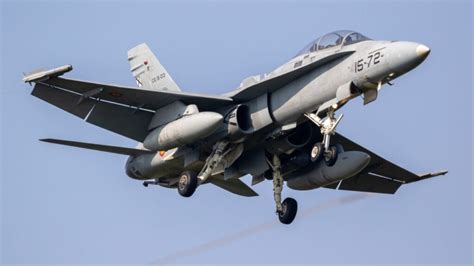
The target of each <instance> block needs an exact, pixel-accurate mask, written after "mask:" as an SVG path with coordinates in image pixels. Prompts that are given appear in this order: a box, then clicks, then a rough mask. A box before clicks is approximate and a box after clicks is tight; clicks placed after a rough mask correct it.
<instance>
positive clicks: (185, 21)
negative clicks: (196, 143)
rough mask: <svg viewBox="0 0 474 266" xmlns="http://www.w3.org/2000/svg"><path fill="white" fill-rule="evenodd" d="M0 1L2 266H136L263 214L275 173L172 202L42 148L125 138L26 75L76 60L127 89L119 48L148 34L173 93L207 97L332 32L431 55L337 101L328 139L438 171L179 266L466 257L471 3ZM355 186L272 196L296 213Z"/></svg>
mask: <svg viewBox="0 0 474 266" xmlns="http://www.w3.org/2000/svg"><path fill="white" fill-rule="evenodd" d="M1 9H2V10H1V33H2V34H1V38H2V41H1V63H2V65H1V96H0V97H1V119H2V121H1V189H2V190H1V208H2V209H1V219H0V220H1V223H2V227H1V228H2V231H1V238H2V242H1V245H2V248H1V251H2V263H4V264H10V263H11V264H14V263H43V264H52V263H59V264H65V263H78V264H88V263H97V264H99V263H113V264H115V263H130V264H147V263H150V262H154V261H157V260H159V259H160V258H163V257H166V256H168V255H170V254H173V253H175V252H179V251H180V250H183V249H189V248H193V247H195V246H199V245H200V244H203V243H207V242H208V241H212V240H214V239H219V238H221V237H226V236H231V235H232V234H235V233H236V232H237V233H238V232H246V231H245V230H247V229H249V228H253V227H254V226H256V225H259V224H261V223H265V222H270V223H271V222H273V221H274V220H275V219H276V217H275V215H274V213H273V211H274V205H273V204H274V203H273V198H272V186H271V183H270V182H265V183H261V184H259V185H257V186H256V187H255V189H256V191H257V192H258V193H259V194H260V197H255V198H243V197H238V196H235V195H233V194H229V193H228V192H226V191H223V190H220V189H218V188H215V187H211V186H203V187H200V188H199V190H198V191H197V193H196V194H195V195H194V196H193V197H192V198H190V199H185V198H182V197H180V196H179V195H178V193H177V192H176V191H175V190H169V189H165V188H160V187H151V188H148V189H145V188H144V187H143V186H142V185H141V183H140V182H137V181H134V180H131V179H129V178H128V177H127V176H126V175H125V173H124V163H125V160H126V158H125V157H123V156H119V155H111V154H105V153H99V152H93V151H87V150H81V149H74V148H69V147H63V146H57V145H51V144H45V143H41V142H38V141H37V139H39V138H45V137H56V138H64V139H73V140H79V141H88V142H96V143H106V144H111V145H119V146H133V145H134V144H135V143H134V142H133V141H130V140H128V139H125V138H123V137H121V136H118V135H114V134H113V133H110V132H107V131H105V130H103V129H100V128H96V127H94V126H92V125H89V124H87V123H85V122H83V121H81V120H80V119H78V118H76V117H73V116H71V115H69V114H67V113H65V112H63V111H61V110H59V109H57V108H55V107H53V106H51V105H49V104H46V103H45V102H42V101H40V100H38V99H36V98H34V97H32V96H30V95H29V93H30V91H31V88H30V87H29V86H28V85H27V84H22V83H21V77H22V74H21V73H22V72H28V71H31V70H33V69H36V68H40V67H44V68H51V67H56V66H59V65H63V64H72V65H73V66H74V71H73V72H71V73H68V74H67V76H68V77H72V78H78V79H85V80H95V81H102V82H108V83H116V84H123V85H134V81H133V78H132V75H131V73H130V72H129V66H128V63H127V58H126V52H127V50H128V49H129V48H131V47H133V46H134V45H136V44H138V43H141V42H147V43H148V45H149V46H150V47H151V48H152V50H154V52H155V53H156V55H157V56H158V58H159V59H160V60H161V62H162V63H163V64H164V65H165V67H166V68H167V70H168V71H169V72H170V74H171V75H172V76H173V78H174V79H175V80H176V81H177V83H178V84H179V85H180V86H181V87H182V88H183V89H184V90H186V91H191V92H199V93H209V94H219V93H224V92H227V91H229V90H231V89H234V88H236V87H237V86H238V85H239V83H240V81H241V80H242V79H243V78H245V77H247V76H250V75H253V74H259V73H263V72H267V71H270V70H272V69H273V68H275V67H277V66H278V65H279V64H281V63H284V62H285V61H286V60H288V59H289V58H291V57H292V56H293V55H294V54H295V53H296V52H297V51H299V50H300V49H301V48H302V47H303V46H304V45H305V44H306V43H308V42H309V41H311V40H312V39H314V38H316V37H318V36H319V35H322V34H325V33H327V32H329V31H333V30H337V29H353V30H357V31H360V32H361V33H363V34H365V35H367V36H369V37H371V38H374V39H381V40H407V41H416V42H420V43H423V44H426V45H428V46H430V47H431V49H432V53H431V55H430V56H429V58H428V59H427V60H426V61H425V62H424V63H423V64H422V65H421V66H419V67H418V68H417V69H415V70H414V71H412V72H410V73H408V74H407V75H406V76H403V77H401V78H399V79H398V80H396V81H395V82H394V83H395V86H393V87H387V88H384V90H383V91H382V92H381V95H380V96H379V99H378V100H377V101H376V102H374V103H371V104H369V105H368V106H365V107H364V106H363V105H362V103H361V100H360V99H357V100H355V101H353V102H351V103H350V104H348V105H347V106H345V107H344V108H343V112H344V113H345V118H344V121H343V122H342V125H341V126H340V128H339V131H340V132H341V133H343V134H344V135H346V136H348V137H350V138H352V139H353V140H355V141H357V142H358V143H360V144H362V145H364V146H366V147H368V148H370V149H372V150H374V151H376V152H377V153H379V154H380V155H382V156H384V157H386V158H388V159H391V160H393V161H394V162H396V163H398V164H399V165H401V166H403V167H406V168H407V169H410V170H412V171H414V172H417V173H423V172H426V171H432V170H441V169H448V170H450V172H449V174H448V175H446V176H443V177H438V178H434V179H432V180H427V181H424V182H419V183H416V184H412V185H408V186H405V187H402V188H401V189H400V190H399V191H398V193H397V194H396V195H393V196H390V195H389V196H386V195H385V196H384V195H380V196H374V197H369V198H367V199H364V200H360V201H357V202H354V203H352V204H346V205H342V206H338V207H331V208H326V209H325V210H323V211H319V212H317V213H313V214H311V215H306V216H301V217H297V219H296V220H295V222H294V223H293V224H292V225H291V226H284V225H279V224H278V225H274V224H272V225H271V226H269V227H268V228H267V229H265V230H260V231H258V230H257V231H256V232H254V233H252V234H247V235H245V236H246V237H243V238H239V239H234V241H230V243H225V244H226V245H224V243H218V244H217V245H215V246H214V247H213V248H210V249H206V250H204V251H202V252H195V253H194V254H192V256H185V257H181V258H177V259H176V260H174V262H176V263H202V264H207V263H272V264H273V263H285V264H291V263H312V264H327V263H361V264H366V263H376V264H381V263H383V264H386V263H387V264H388V263H392V264H396V263H428V264H431V263H441V264H455V263H465V264H471V263H472V233H473V231H472V166H471V165H472V122H473V118H472V90H473V84H472V73H473V72H472V34H473V33H472V32H473V29H472V10H473V9H472V3H471V2H470V1H466V2H455V1H445V2H428V1H420V2H417V1H400V2H393V1H390V2H379V1H377V2H376V1H360V2H352V1H347V2H332V1H326V2H280V3H272V2H262V3H258V4H256V3H252V2H234V3H225V4H219V3H217V2H197V3H190V2H178V3H171V2H157V3H152V2H142V3H140V2H134V3H126V2H108V1H107V2H101V3H94V2H88V3H79V2H74V1H73V2H67V3H59V2H54V1H44V2H36V3H27V2H21V1H12V2H2V3H1ZM245 181H249V179H248V178H245ZM353 194H356V193H351V192H342V191H333V190H325V189H318V190H313V191H308V192H297V191H292V190H290V189H288V188H285V190H284V196H292V197H294V198H296V199H297V200H298V201H299V206H300V210H301V212H302V213H303V212H304V210H307V209H309V208H312V207H314V206H319V205H318V204H324V203H325V202H326V203H327V202H328V201H329V202H330V201H333V200H335V199H338V198H340V197H345V196H347V195H353ZM241 230H244V231H241ZM224 242H225V241H224Z"/></svg>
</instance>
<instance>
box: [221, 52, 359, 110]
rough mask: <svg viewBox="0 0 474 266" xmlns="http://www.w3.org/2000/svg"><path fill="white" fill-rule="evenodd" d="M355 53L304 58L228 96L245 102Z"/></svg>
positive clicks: (338, 53) (337, 53)
mask: <svg viewBox="0 0 474 266" xmlns="http://www.w3.org/2000/svg"><path fill="white" fill-rule="evenodd" d="M352 53H354V51H343V52H336V53H333V54H329V55H327V56H324V57H322V58H319V59H317V60H315V61H311V62H309V63H307V64H303V62H304V60H302V61H299V62H295V67H294V68H293V69H291V70H289V71H286V72H283V73H279V74H277V75H269V76H268V77H265V79H263V80H262V81H261V82H259V83H256V84H250V85H247V86H243V87H241V88H239V89H238V90H236V91H233V92H231V93H229V94H227V95H226V96H229V97H230V98H232V99H234V100H235V101H239V102H243V101H247V100H250V99H253V98H255V97H257V96H259V95H262V94H264V93H270V92H273V91H274V90H276V89H278V88H281V87H283V86H284V85H286V84H288V83H290V82H292V81H293V80H296V79H297V78H299V77H301V76H303V75H305V74H307V73H309V72H311V71H313V70H315V69H316V68H318V67H320V66H322V65H324V64H327V63H329V62H332V61H334V60H336V59H338V58H342V57H344V56H348V55H350V54H352Z"/></svg>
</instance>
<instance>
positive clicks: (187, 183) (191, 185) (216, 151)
mask: <svg viewBox="0 0 474 266" xmlns="http://www.w3.org/2000/svg"><path fill="white" fill-rule="evenodd" d="M228 144H229V142H227V141H219V142H217V143H216V144H215V145H214V146H213V147H212V152H211V154H210V155H209V157H208V158H207V160H206V163H205V164H204V167H203V168H202V170H201V172H199V174H196V173H195V172H192V171H184V172H183V173H181V175H180V176H179V180H178V193H179V194H180V195H181V196H183V197H191V196H192V195H193V193H194V191H196V188H197V187H198V186H199V185H200V184H202V183H204V182H206V180H207V179H208V178H209V177H210V176H211V174H212V172H213V170H214V169H215V168H216V167H217V165H218V164H219V163H220V162H221V161H222V158H224V156H225V155H227V154H228V153H229V152H230V151H231V149H228V146H229V145H228Z"/></svg>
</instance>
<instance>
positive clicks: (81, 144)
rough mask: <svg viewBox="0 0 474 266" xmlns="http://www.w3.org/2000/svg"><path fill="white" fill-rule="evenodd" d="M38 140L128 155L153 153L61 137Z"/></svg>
mask: <svg viewBox="0 0 474 266" xmlns="http://www.w3.org/2000/svg"><path fill="white" fill-rule="evenodd" d="M40 141H43V142H48V143H54V144H61V145H66V146H72V147H77V148H83V149H89V150H96V151H102V152H110V153H115V154H122V155H130V156H137V155H141V154H149V153H153V152H152V151H149V150H139V149H133V148H125V147H117V146H110V145H103V144H93V143H86V142H78V141H70V140H61V139H40Z"/></svg>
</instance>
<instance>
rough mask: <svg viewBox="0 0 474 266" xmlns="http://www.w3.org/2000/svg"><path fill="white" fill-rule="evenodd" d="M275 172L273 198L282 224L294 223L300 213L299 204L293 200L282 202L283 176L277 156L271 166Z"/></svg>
mask: <svg viewBox="0 0 474 266" xmlns="http://www.w3.org/2000/svg"><path fill="white" fill-rule="evenodd" d="M270 166H271V168H272V172H273V198H274V200H275V205H276V213H277V215H278V219H280V222H282V223H284V224H290V223H291V222H293V220H294V219H295V216H296V212H297V211H298V203H297V202H296V200H294V199H292V198H286V199H285V200H284V201H283V202H281V191H282V190H283V176H282V175H281V162H280V158H279V157H278V156H277V155H273V158H272V163H271V164H270Z"/></svg>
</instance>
